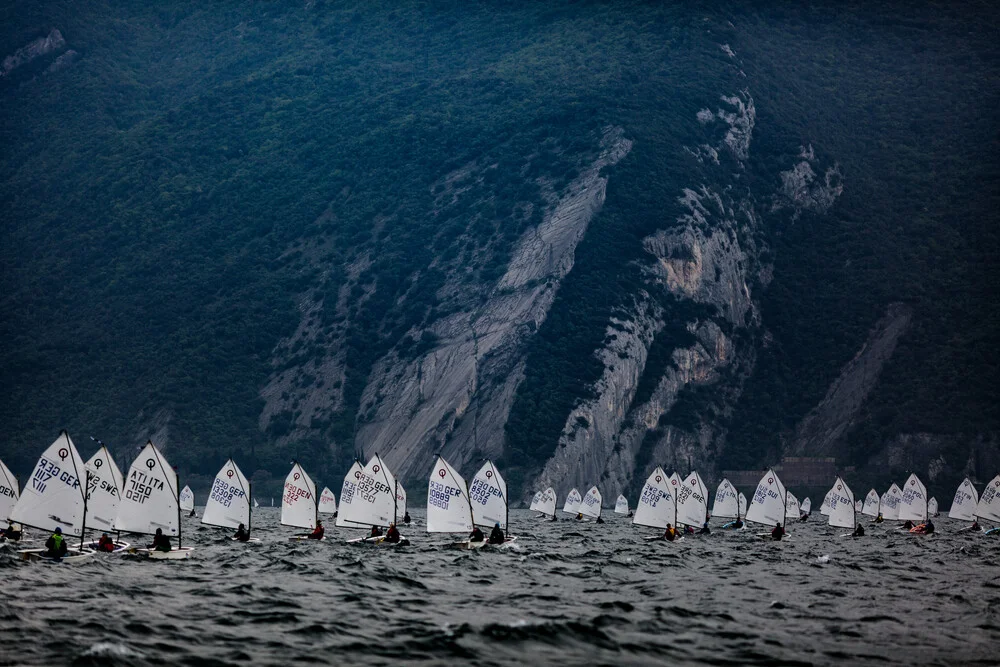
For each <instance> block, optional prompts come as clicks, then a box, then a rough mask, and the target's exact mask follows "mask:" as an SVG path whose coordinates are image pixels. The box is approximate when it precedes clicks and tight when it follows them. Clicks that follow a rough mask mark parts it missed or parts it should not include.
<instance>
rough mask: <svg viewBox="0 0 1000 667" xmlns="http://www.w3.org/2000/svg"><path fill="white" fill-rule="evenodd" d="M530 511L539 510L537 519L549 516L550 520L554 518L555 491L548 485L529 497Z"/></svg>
mask: <svg viewBox="0 0 1000 667" xmlns="http://www.w3.org/2000/svg"><path fill="white" fill-rule="evenodd" d="M528 509H530V510H531V511H532V512H541V515H539V516H538V517H536V518H538V519H546V518H551V519H550V520H551V521H555V520H556V492H555V490H554V489H553V488H552V487H551V486H550V487H549V488H547V489H545V490H544V491H539V492H538V493H536V494H535V496H534V497H533V498H532V499H531V506H530V507H529V508H528Z"/></svg>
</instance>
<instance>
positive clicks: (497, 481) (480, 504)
mask: <svg viewBox="0 0 1000 667" xmlns="http://www.w3.org/2000/svg"><path fill="white" fill-rule="evenodd" d="M469 501H470V502H471V503H472V520H473V522H474V523H475V524H476V525H477V526H487V527H489V528H492V527H493V526H495V525H496V524H500V528H501V529H503V530H507V482H505V481H504V479H503V477H502V476H501V475H500V471H499V470H497V468H496V466H495V465H493V461H487V462H486V463H484V464H483V466H482V467H481V468H480V469H479V472H477V473H476V476H475V477H473V478H472V486H470V487H469Z"/></svg>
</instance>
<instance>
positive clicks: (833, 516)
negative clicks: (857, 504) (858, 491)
mask: <svg viewBox="0 0 1000 667" xmlns="http://www.w3.org/2000/svg"><path fill="white" fill-rule="evenodd" d="M828 497H829V498H830V514H829V519H828V523H829V524H830V525H831V526H836V527H837V528H850V529H851V530H854V527H855V522H854V493H852V492H851V487H849V486H847V484H846V483H845V482H844V480H842V479H841V478H839V477H838V478H837V481H836V482H834V484H833V488H831V489H830V493H829V495H828Z"/></svg>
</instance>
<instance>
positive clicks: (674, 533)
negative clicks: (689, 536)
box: [663, 523, 677, 542]
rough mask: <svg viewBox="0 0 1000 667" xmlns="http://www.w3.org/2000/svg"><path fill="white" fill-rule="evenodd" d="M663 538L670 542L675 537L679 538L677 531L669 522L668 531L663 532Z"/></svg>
mask: <svg viewBox="0 0 1000 667" xmlns="http://www.w3.org/2000/svg"><path fill="white" fill-rule="evenodd" d="M663 539H665V540H667V541H668V542H673V541H674V540H675V539H677V531H676V530H675V529H674V527H673V526H671V525H670V524H669V523H668V524H667V530H666V532H665V533H663Z"/></svg>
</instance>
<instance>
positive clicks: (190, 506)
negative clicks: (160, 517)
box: [179, 486, 194, 516]
mask: <svg viewBox="0 0 1000 667" xmlns="http://www.w3.org/2000/svg"><path fill="white" fill-rule="evenodd" d="M179 498H180V504H181V512H183V513H184V516H194V491H192V490H191V487H190V486H185V487H184V488H183V489H181V494H180V496H179Z"/></svg>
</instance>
